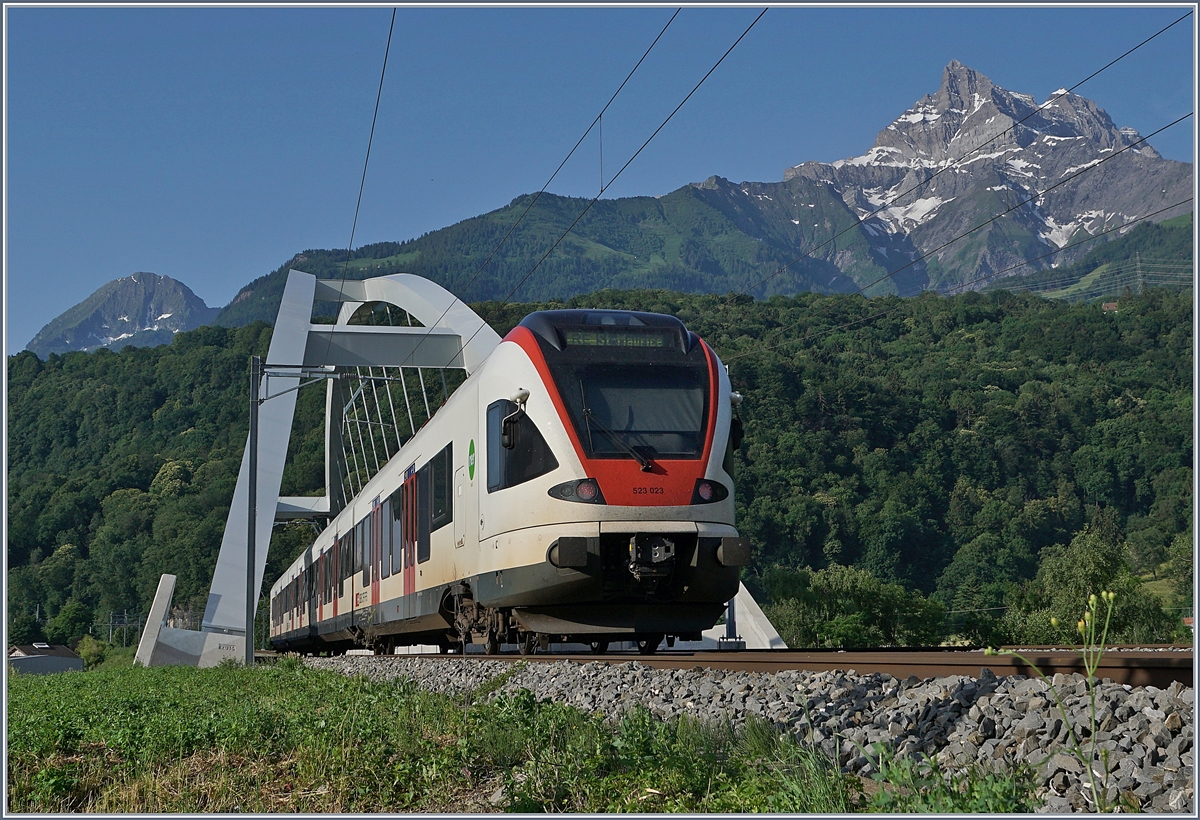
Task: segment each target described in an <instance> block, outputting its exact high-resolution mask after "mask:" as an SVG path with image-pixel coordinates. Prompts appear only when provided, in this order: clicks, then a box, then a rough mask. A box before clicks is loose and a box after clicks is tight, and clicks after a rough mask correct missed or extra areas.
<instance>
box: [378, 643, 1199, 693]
mask: <svg viewBox="0 0 1200 820" xmlns="http://www.w3.org/2000/svg"><path fill="white" fill-rule="evenodd" d="M1020 652H1021V654H1022V655H1023V656H1024V658H1025V659H1026V660H1028V661H1029V662H1030V663H1033V664H1035V665H1036V666H1037V668H1038V669H1039V670H1040V671H1041V673H1042V674H1044V675H1046V676H1047V677H1053V676H1054V675H1056V674H1059V673H1063V674H1072V673H1079V674H1083V673H1084V671H1085V669H1084V665H1083V658H1082V657H1080V655H1079V653H1078V652H1076V651H1074V650H1070V649H1061V648H1049V647H1026V648H1022V649H1021V650H1020ZM1193 656H1194V653H1193V651H1192V649H1191V647H1144V648H1142V647H1139V648H1132V647H1121V648H1114V649H1111V650H1108V651H1106V652H1105V653H1104V656H1103V657H1102V658H1101V660H1100V665H1099V668H1098V669H1097V670H1096V677H1097V678H1100V679H1101V680H1103V679H1106V678H1107V679H1110V680H1112V681H1114V682H1116V683H1120V684H1128V685H1130V686H1155V687H1158V688H1160V689H1165V688H1166V687H1168V686H1170V685H1171V684H1172V683H1174V682H1176V681H1178V682H1179V683H1181V684H1183V685H1184V686H1189V687H1190V686H1194V685H1195V684H1194V680H1195V676H1194V657H1193ZM377 657H379V659H380V660H381V661H387V660H396V659H401V658H413V657H421V658H437V659H466V660H478V661H486V660H499V661H508V662H516V661H520V660H523V661H526V662H527V663H555V662H558V661H571V662H572V663H629V662H632V661H637V662H639V663H642V664H645V665H646V666H650V667H653V668H656V669H722V670H727V671H739V672H767V673H775V672H782V671H785V670H804V671H809V672H833V671H841V672H846V673H851V672H854V673H857V674H860V675H861V674H868V673H886V674H889V675H891V676H892V677H894V678H898V679H901V680H904V679H907V678H909V677H912V676H916V677H917V678H919V679H922V680H924V679H926V678H940V677H950V676H954V675H969V676H971V677H979V676H980V675H981V674H982V672H983V670H984V669H990V670H991V671H992V673H993V674H994V675H996V676H997V677H1005V676H1008V675H1024V676H1027V677H1029V676H1033V675H1034V674H1035V673H1034V672H1033V670H1032V669H1030V667H1029V665H1028V664H1027V663H1026V662H1025V661H1024V660H1021V659H1020V658H1017V657H1015V656H1013V655H986V654H984V652H983V650H981V649H978V650H968V651H962V650H947V649H936V648H935V649H918V650H908V649H875V650H861V651H860V650H849V651H846V650H837V649H829V650H821V649H814V650H805V651H797V650H790V649H789V650H743V651H738V652H734V651H725V652H721V651H691V650H666V651H660V652H658V653H656V654H654V655H640V654H637V653H635V652H628V653H626V652H610V653H608V654H605V655H590V654H587V655H584V654H573V653H564V654H554V653H535V654H531V655H521V654H518V653H516V652H502V653H501V654H498V655H484V654H475V653H468V654H466V655H440V654H439V655H386V656H382V655H381V656H377Z"/></svg>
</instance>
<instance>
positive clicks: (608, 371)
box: [560, 365, 708, 458]
mask: <svg viewBox="0 0 1200 820" xmlns="http://www.w3.org/2000/svg"><path fill="white" fill-rule="evenodd" d="M574 375H575V378H574V379H572V380H571V381H575V382H577V384H576V385H560V388H565V390H564V393H565V395H564V400H565V401H566V404H567V408H568V412H570V414H571V417H572V421H573V422H574V423H575V429H576V431H577V432H578V433H579V438H580V440H581V441H582V442H583V445H584V447H585V448H586V449H587V450H588V455H590V456H592V457H593V458H622V457H628V458H637V455H635V454H642V455H644V456H647V457H650V458H653V457H655V456H661V457H669V458H699V457H700V455H701V453H702V451H703V449H704V398H705V393H706V391H705V382H707V380H708V378H707V376H708V374H707V373H706V372H705V371H703V370H699V369H697V368H688V367H669V368H668V367H661V366H659V367H645V366H642V367H638V366H629V365H624V366H621V365H595V366H592V367H586V368H579V369H577V370H576V373H575V374H574ZM572 387H574V389H573V390H572V389H571V388H572ZM572 393H574V394H575V395H574V396H572V395H571V394H572ZM572 399H573V400H572ZM630 450H633V452H632V453H631V452H630Z"/></svg>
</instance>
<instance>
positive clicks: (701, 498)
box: [692, 478, 729, 504]
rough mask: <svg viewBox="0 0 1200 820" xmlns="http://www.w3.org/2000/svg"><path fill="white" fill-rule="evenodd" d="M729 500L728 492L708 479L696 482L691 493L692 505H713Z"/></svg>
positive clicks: (722, 486)
mask: <svg viewBox="0 0 1200 820" xmlns="http://www.w3.org/2000/svg"><path fill="white" fill-rule="evenodd" d="M726 498H729V490H727V489H725V487H724V485H722V484H720V483H718V482H716V481H713V480H712V479H708V478H700V479H697V480H696V489H695V490H693V491H692V503H693V504H714V503H716V502H718V501H724V500H725V499H726Z"/></svg>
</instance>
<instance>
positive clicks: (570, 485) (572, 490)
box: [548, 478, 605, 504]
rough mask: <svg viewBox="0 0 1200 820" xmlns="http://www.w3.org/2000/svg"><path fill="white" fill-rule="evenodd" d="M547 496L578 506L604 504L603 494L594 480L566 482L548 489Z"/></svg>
mask: <svg viewBox="0 0 1200 820" xmlns="http://www.w3.org/2000/svg"><path fill="white" fill-rule="evenodd" d="M548 494H549V496H550V497H551V498H557V499H559V500H561V501H577V502H579V503H580V504H604V503H605V501H604V493H602V492H600V485H599V484H597V483H596V479H594V478H584V479H581V480H578V481H566V482H563V483H562V484H556V485H554V486H553V487H551V488H550V491H549V493H548Z"/></svg>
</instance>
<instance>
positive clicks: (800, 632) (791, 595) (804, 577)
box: [762, 564, 945, 648]
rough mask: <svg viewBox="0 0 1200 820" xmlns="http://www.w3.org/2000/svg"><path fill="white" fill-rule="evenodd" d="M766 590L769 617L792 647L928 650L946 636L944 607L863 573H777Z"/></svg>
mask: <svg viewBox="0 0 1200 820" xmlns="http://www.w3.org/2000/svg"><path fill="white" fill-rule="evenodd" d="M762 585H763V589H764V590H765V592H766V593H767V596H768V597H769V598H770V600H771V604H769V605H768V606H767V607H766V610H765V614H766V615H767V618H768V619H769V620H770V621H771V623H772V624H774V625H775V628H776V629H777V630H779V634H780V636H782V637H783V639H784V641H785V642H786V643H787V645H788V646H790V647H831V648H856V647H864V646H928V645H930V644H936V643H938V642H939V641H940V639H941V637H942V634H943V622H944V620H945V609H944V607H942V605H941V604H939V603H937V602H936V601H927V600H926V599H925V598H924V596H922V595H921V593H919V592H908V591H906V590H905V589H904V588H903V587H902V586H900V585H899V584H887V583H882V582H880V581H879V580H878V579H876V578H875V577H874V576H872V575H871V573H870V572H868V571H866V570H864V569H857V568H855V567H843V566H840V565H837V564H834V565H831V566H829V567H826V568H824V569H821V570H818V571H816V572H813V571H812V570H809V569H801V570H798V571H792V570H785V569H779V568H773V569H770V570H767V572H766V573H765V574H764V575H763V579H762Z"/></svg>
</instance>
